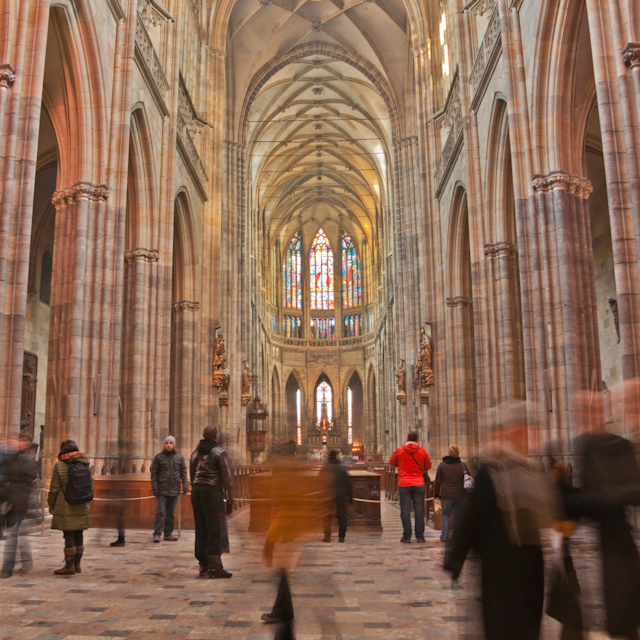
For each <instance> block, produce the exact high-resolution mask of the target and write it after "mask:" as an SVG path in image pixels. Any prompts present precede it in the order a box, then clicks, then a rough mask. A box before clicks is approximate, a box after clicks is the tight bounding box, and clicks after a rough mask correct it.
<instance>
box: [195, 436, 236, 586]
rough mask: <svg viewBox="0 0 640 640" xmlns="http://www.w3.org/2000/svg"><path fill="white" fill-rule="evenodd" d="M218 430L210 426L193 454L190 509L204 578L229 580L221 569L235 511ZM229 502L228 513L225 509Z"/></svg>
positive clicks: (225, 456)
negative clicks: (227, 518)
mask: <svg viewBox="0 0 640 640" xmlns="http://www.w3.org/2000/svg"><path fill="white" fill-rule="evenodd" d="M217 437H218V429H217V428H216V427H212V426H208V427H207V428H206V429H205V430H204V433H203V434H202V440H200V443H199V444H198V446H197V448H196V450H195V451H194V452H193V453H192V454H191V460H190V465H189V466H190V472H191V506H192V507H193V519H194V521H195V526H196V545H195V555H196V558H197V559H198V562H199V563H200V574H199V575H200V577H201V578H230V577H231V576H232V575H233V574H231V573H229V572H228V571H225V570H224V567H223V566H222V559H221V554H222V549H223V543H224V536H225V527H224V518H225V512H226V515H230V514H231V512H232V511H233V496H232V492H231V474H230V472H229V462H228V460H227V454H226V452H225V451H223V450H222V449H221V448H220V447H219V446H218V444H217V443H216V438H217ZM225 500H226V509H225Z"/></svg>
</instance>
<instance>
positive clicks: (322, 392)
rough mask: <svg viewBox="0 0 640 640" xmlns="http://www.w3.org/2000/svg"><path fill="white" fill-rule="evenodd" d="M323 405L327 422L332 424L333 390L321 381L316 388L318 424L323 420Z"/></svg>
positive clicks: (324, 381) (325, 382)
mask: <svg viewBox="0 0 640 640" xmlns="http://www.w3.org/2000/svg"><path fill="white" fill-rule="evenodd" d="M323 405H324V406H325V407H326V409H325V411H326V418H327V421H328V422H329V423H331V422H333V389H332V388H331V385H330V384H329V383H328V382H327V381H326V380H323V381H322V382H321V383H320V384H319V385H318V386H317V387H316V420H317V423H318V424H320V421H321V419H322V418H323V415H322V414H323Z"/></svg>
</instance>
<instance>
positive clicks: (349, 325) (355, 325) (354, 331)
mask: <svg viewBox="0 0 640 640" xmlns="http://www.w3.org/2000/svg"><path fill="white" fill-rule="evenodd" d="M359 335H362V314H361V313H356V314H354V315H352V316H345V317H344V336H345V337H346V338H350V337H354V336H359Z"/></svg>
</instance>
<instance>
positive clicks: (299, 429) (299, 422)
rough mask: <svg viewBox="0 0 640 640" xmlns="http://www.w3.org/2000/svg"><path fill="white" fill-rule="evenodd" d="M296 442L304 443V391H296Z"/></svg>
mask: <svg viewBox="0 0 640 640" xmlns="http://www.w3.org/2000/svg"><path fill="white" fill-rule="evenodd" d="M296 442H297V443H298V445H301V444H302V392H301V391H300V389H298V390H297V391H296Z"/></svg>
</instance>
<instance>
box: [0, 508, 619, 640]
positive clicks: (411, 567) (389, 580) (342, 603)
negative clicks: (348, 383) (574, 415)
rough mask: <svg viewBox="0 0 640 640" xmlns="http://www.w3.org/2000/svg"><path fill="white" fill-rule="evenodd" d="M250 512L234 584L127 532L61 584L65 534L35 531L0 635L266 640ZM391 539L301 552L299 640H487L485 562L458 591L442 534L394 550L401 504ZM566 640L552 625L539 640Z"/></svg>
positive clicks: (594, 603) (386, 519) (264, 595)
mask: <svg viewBox="0 0 640 640" xmlns="http://www.w3.org/2000/svg"><path fill="white" fill-rule="evenodd" d="M247 526H248V511H247V510H244V511H242V512H240V513H238V514H236V515H235V516H234V517H233V518H232V519H231V520H230V539H231V554H230V555H225V556H223V558H224V561H225V566H226V568H227V569H228V570H230V571H232V572H233V574H234V575H233V578H231V579H230V580H198V579H195V575H196V573H197V563H196V562H195V560H194V558H193V553H192V550H193V532H183V533H182V536H181V539H180V540H179V541H178V542H173V543H170V542H162V543H161V544H160V545H157V544H153V543H152V542H151V533H150V532H146V531H130V532H127V546H126V547H124V548H119V549H117V548H116V549H112V548H110V547H109V546H108V545H109V542H111V541H112V540H113V539H114V537H115V536H114V535H113V532H111V531H104V530H90V531H89V532H88V533H87V535H86V540H85V546H86V551H85V559H84V561H83V566H84V571H83V572H82V574H80V575H76V576H71V577H64V578H62V577H54V576H53V574H52V569H55V568H58V567H59V566H61V559H62V547H63V544H62V536H61V534H60V533H59V532H57V531H56V532H53V531H45V533H44V535H43V536H40V535H39V531H38V532H35V533H34V534H33V535H31V536H30V537H29V540H30V542H31V545H32V550H33V555H34V561H35V568H34V570H33V572H32V573H30V574H29V575H28V576H16V577H13V578H11V579H9V580H3V581H2V582H1V583H0V599H1V600H0V601H1V602H2V605H3V606H2V609H1V615H2V621H1V623H0V638H15V639H20V640H22V639H24V640H31V639H37V640H60V639H62V638H66V639H67V640H83V639H85V638H86V639H89V638H95V637H96V636H103V637H113V638H128V639H129V640H143V639H146V638H149V639H151V638H153V639H156V640H162V639H165V638H166V639H167V640H169V639H171V640H185V639H189V640H192V639H193V640H200V639H212V640H213V639H218V638H225V640H227V639H228V640H235V639H238V640H240V639H242V640H245V639H246V640H270V638H272V637H273V628H272V627H269V626H265V625H263V624H262V623H261V622H260V615H261V614H262V612H264V611H269V610H270V607H271V604H272V603H273V599H274V597H275V587H276V583H275V574H274V572H273V570H270V569H267V568H265V567H264V565H263V564H262V562H261V556H260V551H261V543H262V538H261V536H260V535H258V534H250V533H248V531H247ZM383 526H384V532H383V533H382V534H380V533H376V534H373V533H364V532H363V533H355V532H353V531H348V532H347V542H346V543H345V544H338V543H332V544H325V543H322V542H321V540H320V536H319V537H318V541H317V542H309V543H307V544H306V545H305V547H304V552H303V554H302V556H301V558H300V561H299V564H298V569H297V570H296V571H295V572H294V573H293V575H292V590H293V593H294V607H295V612H296V637H297V638H298V640H312V639H315V638H341V639H343V640H356V639H360V638H362V639H364V638H398V639H405V638H406V639H414V638H425V637H426V638H431V637H433V638H434V640H453V639H464V640H476V639H478V640H479V639H480V638H482V631H481V624H480V611H479V606H480V600H479V595H480V594H479V591H478V588H477V582H478V569H479V567H478V563H477V561H476V560H474V559H470V560H469V562H468V563H467V565H465V569H464V571H463V574H462V576H461V579H460V581H459V584H457V585H455V586H454V585H452V583H451V580H450V579H449V577H448V575H447V574H445V573H444V572H443V571H442V569H441V565H442V554H443V548H442V545H441V543H440V542H439V540H438V536H439V532H435V531H433V530H431V529H427V534H426V537H427V544H423V545H418V544H416V543H415V542H414V543H413V544H411V545H403V544H400V543H399V539H400V535H401V530H400V522H399V513H398V509H397V507H396V506H395V505H389V504H383ZM575 559H576V564H577V568H578V572H579V577H580V580H581V583H582V587H583V597H584V605H585V606H584V609H585V617H586V618H587V620H588V623H589V625H590V629H591V631H590V633H589V634H588V636H587V637H588V638H589V640H601V639H603V638H606V637H607V636H606V635H604V634H603V633H602V632H600V631H598V629H601V628H602V619H601V618H602V604H601V602H602V600H601V597H600V595H599V592H598V589H597V586H598V571H599V564H598V562H597V555H596V553H595V544H594V537H593V532H591V531H590V530H588V529H583V530H582V531H581V533H580V534H579V535H578V536H577V539H576V542H575ZM558 637H559V626H558V624H557V623H556V622H555V621H554V620H551V619H550V618H548V617H546V616H545V621H544V629H543V638H545V639H547V638H549V639H556V638H558Z"/></svg>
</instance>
